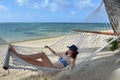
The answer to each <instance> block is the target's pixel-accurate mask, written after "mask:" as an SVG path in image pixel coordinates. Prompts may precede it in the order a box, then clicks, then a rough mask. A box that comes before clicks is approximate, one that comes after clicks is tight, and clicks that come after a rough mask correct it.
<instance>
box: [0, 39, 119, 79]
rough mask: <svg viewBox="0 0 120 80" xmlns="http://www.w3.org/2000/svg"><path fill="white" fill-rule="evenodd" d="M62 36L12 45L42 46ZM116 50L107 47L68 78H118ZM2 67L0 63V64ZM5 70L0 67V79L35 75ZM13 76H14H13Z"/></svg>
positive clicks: (29, 72)
mask: <svg viewBox="0 0 120 80" xmlns="http://www.w3.org/2000/svg"><path fill="white" fill-rule="evenodd" d="M62 38H63V37H56V38H49V39H41V40H33V41H27V42H19V43H15V44H14V45H19V46H29V47H43V46H44V45H52V44H53V43H55V42H56V41H58V40H60V39H62ZM39 43H40V44H39ZM117 53H118V52H117V51H115V52H112V51H109V50H108V49H107V48H106V49H104V50H103V51H102V52H101V53H99V54H97V56H95V57H94V58H93V59H92V60H91V61H90V62H89V63H87V64H86V65H85V66H84V67H83V68H82V69H81V70H80V71H78V72H76V73H75V74H73V75H71V76H70V78H69V80H119V78H118V77H119V76H120V60H119V59H120V55H118V54H117ZM0 67H2V65H1V66H0ZM7 73H8V72H7V71H5V70H3V69H2V68H0V80H25V79H27V78H28V80H30V79H29V77H31V75H36V74H37V73H36V72H33V71H27V70H26V71H24V70H14V69H13V70H10V74H9V75H7ZM13 77H14V78H13Z"/></svg>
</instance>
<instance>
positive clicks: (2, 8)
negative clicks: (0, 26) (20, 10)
mask: <svg viewBox="0 0 120 80" xmlns="http://www.w3.org/2000/svg"><path fill="white" fill-rule="evenodd" d="M0 10H4V11H8V10H9V8H7V7H5V6H3V5H0Z"/></svg>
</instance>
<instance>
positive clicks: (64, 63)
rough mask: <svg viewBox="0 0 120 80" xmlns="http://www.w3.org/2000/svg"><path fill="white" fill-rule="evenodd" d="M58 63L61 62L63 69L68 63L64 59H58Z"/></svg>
mask: <svg viewBox="0 0 120 80" xmlns="http://www.w3.org/2000/svg"><path fill="white" fill-rule="evenodd" d="M59 61H60V62H61V64H63V65H64V67H67V66H68V63H67V61H66V59H64V58H63V57H59Z"/></svg>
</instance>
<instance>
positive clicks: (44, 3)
mask: <svg viewBox="0 0 120 80" xmlns="http://www.w3.org/2000/svg"><path fill="white" fill-rule="evenodd" d="M48 4H49V0H44V1H43V3H41V6H42V7H46V6H48Z"/></svg>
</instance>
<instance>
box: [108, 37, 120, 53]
mask: <svg viewBox="0 0 120 80" xmlns="http://www.w3.org/2000/svg"><path fill="white" fill-rule="evenodd" d="M112 39H113V38H109V39H107V42H109V41H111V40H112ZM118 48H119V42H118V41H117V40H115V41H113V42H112V43H111V44H110V50H112V51H115V50H116V49H118Z"/></svg>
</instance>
